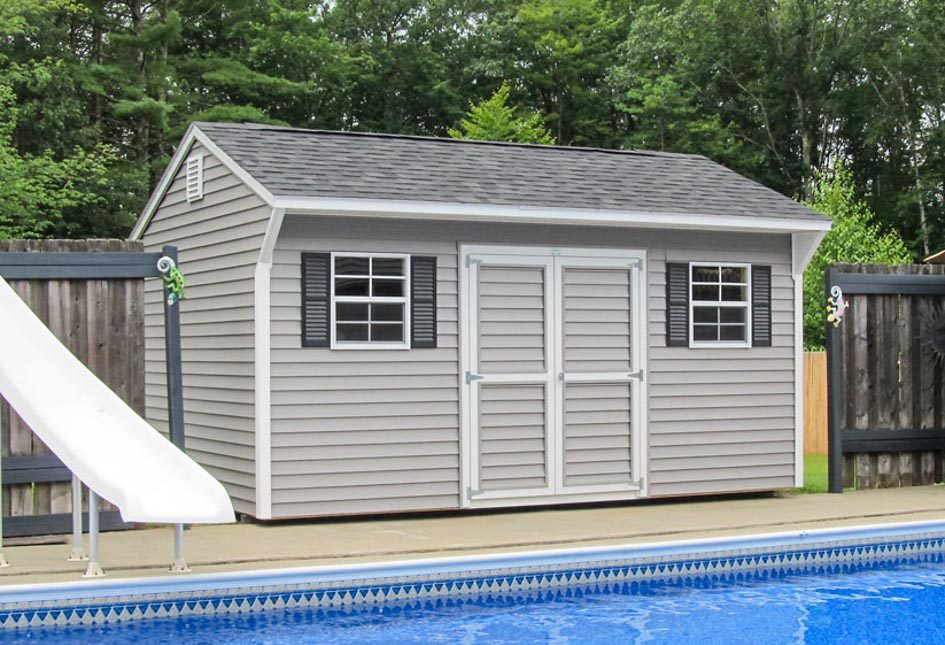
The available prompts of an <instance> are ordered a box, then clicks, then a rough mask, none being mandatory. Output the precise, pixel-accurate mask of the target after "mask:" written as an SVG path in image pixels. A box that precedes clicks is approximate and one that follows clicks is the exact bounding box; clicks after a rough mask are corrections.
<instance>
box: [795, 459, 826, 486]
mask: <svg viewBox="0 0 945 645" xmlns="http://www.w3.org/2000/svg"><path fill="white" fill-rule="evenodd" d="M795 490H796V491H797V492H798V493H826V492H827V455H804V487H803V488H797V489H795Z"/></svg>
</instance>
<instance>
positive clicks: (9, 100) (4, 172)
mask: <svg viewBox="0 0 945 645" xmlns="http://www.w3.org/2000/svg"><path fill="white" fill-rule="evenodd" d="M16 116H17V113H16V108H15V107H14V106H13V90H12V89H11V88H10V87H8V86H4V85H2V84H0V239H8V238H24V237H27V238H28V237H45V236H48V235H49V234H50V233H52V232H54V231H55V230H57V227H59V226H61V225H62V224H63V221H64V217H63V213H64V212H65V211H66V210H67V209H69V208H71V207H79V206H88V205H91V204H94V203H95V202H96V201H97V200H98V198H99V197H98V195H97V194H96V191H95V190H94V185H95V184H96V183H99V182H103V181H104V177H105V174H106V172H107V170H108V164H109V163H110V162H111V161H112V159H113V158H112V155H111V154H110V151H109V150H108V149H107V148H105V147H99V148H97V149H95V150H93V151H92V152H90V153H87V152H85V151H83V150H81V149H76V150H75V151H74V152H73V153H72V154H71V155H70V156H67V157H65V158H62V159H55V158H54V157H53V155H52V153H50V152H48V151H47V152H44V153H43V154H40V155H22V154H20V153H19V152H18V151H17V150H16V148H15V147H14V146H13V129H14V126H15V124H16V120H17V119H16Z"/></svg>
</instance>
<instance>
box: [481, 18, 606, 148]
mask: <svg viewBox="0 0 945 645" xmlns="http://www.w3.org/2000/svg"><path fill="white" fill-rule="evenodd" d="M622 26H623V19H622V16H621V12H620V11H619V10H617V9H615V8H612V7H611V6H609V5H608V4H607V3H606V2H604V1H603V0H528V1H526V2H511V1H505V2H502V1H497V2H493V3H492V5H491V6H490V7H489V10H488V11H487V12H485V15H484V18H483V20H482V22H481V24H479V25H477V27H476V32H475V33H476V38H477V39H478V40H479V41H480V48H481V50H480V52H479V59H478V60H477V61H476V64H475V67H476V69H477V70H478V71H479V80H480V82H481V83H482V84H483V85H485V86H488V87H495V85H494V83H496V82H497V81H499V80H508V81H511V82H512V83H513V87H514V90H515V92H514V93H515V97H516V99H517V102H519V104H521V105H522V106H523V107H527V108H529V109H532V110H535V111H536V112H539V113H541V114H543V115H545V117H544V118H545V121H546V123H547V124H548V126H549V128H550V129H551V131H552V134H554V136H555V139H556V140H557V141H558V143H559V144H560V145H588V146H602V147H613V146H614V145H615V144H616V143H617V142H616V141H615V140H614V136H613V134H614V123H615V121H616V119H615V116H614V115H615V112H616V110H615V109H614V106H613V105H612V103H611V101H610V96H609V94H608V91H607V86H606V79H607V71H608V68H609V67H610V65H612V64H613V54H614V48H615V47H616V45H617V44H618V43H619V42H620V39H621V38H622V34H623V31H622Z"/></svg>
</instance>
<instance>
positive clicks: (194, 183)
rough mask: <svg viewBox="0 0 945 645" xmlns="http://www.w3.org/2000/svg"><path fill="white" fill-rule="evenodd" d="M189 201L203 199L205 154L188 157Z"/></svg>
mask: <svg viewBox="0 0 945 645" xmlns="http://www.w3.org/2000/svg"><path fill="white" fill-rule="evenodd" d="M186 176H187V180H186V181H187V201H188V203H189V202H195V201H198V200H201V199H203V155H193V156H192V157H189V158H188V159H187V165H186Z"/></svg>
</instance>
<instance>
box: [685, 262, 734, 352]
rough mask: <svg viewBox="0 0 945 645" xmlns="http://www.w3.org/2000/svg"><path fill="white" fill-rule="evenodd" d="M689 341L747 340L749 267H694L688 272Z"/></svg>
mask: <svg viewBox="0 0 945 645" xmlns="http://www.w3.org/2000/svg"><path fill="white" fill-rule="evenodd" d="M689 277H690V285H691V287H690V288H691V300H692V302H691V306H692V323H691V324H692V339H693V341H695V342H705V343H726V342H728V343H731V342H737V343H744V342H746V341H747V340H748V320H749V315H748V307H749V303H748V298H749V293H748V286H749V277H748V267H744V266H732V265H725V264H717V265H712V264H699V265H696V264H693V265H691V269H690V276H689Z"/></svg>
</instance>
